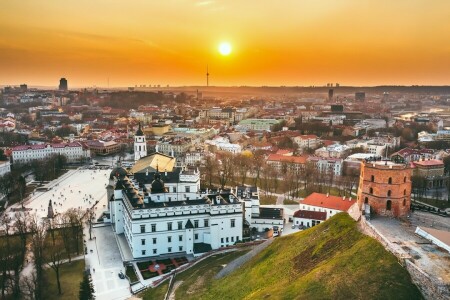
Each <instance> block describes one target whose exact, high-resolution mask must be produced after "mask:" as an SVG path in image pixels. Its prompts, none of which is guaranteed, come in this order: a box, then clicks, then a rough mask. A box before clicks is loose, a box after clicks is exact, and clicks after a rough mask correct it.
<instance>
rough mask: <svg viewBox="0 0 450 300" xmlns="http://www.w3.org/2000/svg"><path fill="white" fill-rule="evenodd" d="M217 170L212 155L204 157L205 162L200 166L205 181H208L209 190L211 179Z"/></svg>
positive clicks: (215, 161) (216, 164)
mask: <svg viewBox="0 0 450 300" xmlns="http://www.w3.org/2000/svg"><path fill="white" fill-rule="evenodd" d="M217 169H218V163H217V160H216V159H215V158H214V157H213V156H212V155H206V157H205V161H204V163H203V166H202V173H204V174H205V177H206V180H207V181H208V183H209V185H208V187H209V188H212V181H213V177H214V175H215V174H216V172H217Z"/></svg>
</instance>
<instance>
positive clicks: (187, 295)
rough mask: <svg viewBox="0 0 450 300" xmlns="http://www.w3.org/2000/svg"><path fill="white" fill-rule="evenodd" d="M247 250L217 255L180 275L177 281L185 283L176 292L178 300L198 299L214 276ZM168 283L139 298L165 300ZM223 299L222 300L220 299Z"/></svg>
mask: <svg viewBox="0 0 450 300" xmlns="http://www.w3.org/2000/svg"><path fill="white" fill-rule="evenodd" d="M247 251H248V250H247V249H242V250H240V251H234V252H228V253H224V254H216V255H213V256H211V257H208V258H206V259H205V260H203V261H201V262H199V263H198V264H196V265H195V266H193V267H192V268H189V269H188V270H186V271H184V272H182V273H180V274H178V275H177V276H176V277H175V282H176V281H180V280H181V281H183V283H182V284H181V285H180V286H179V287H178V288H177V290H176V298H177V299H197V298H198V294H201V293H202V291H205V290H206V289H208V288H209V287H210V285H211V282H212V279H213V278H214V276H215V275H216V274H217V273H218V272H219V271H220V270H222V268H223V265H226V264H228V263H229V262H230V261H232V260H234V259H236V258H238V257H239V256H242V255H244V254H245V253H247ZM168 285H169V284H168V281H167V282H165V283H163V284H161V285H160V286H158V287H157V288H154V289H152V288H150V289H148V290H146V291H145V292H143V293H141V294H140V295H139V297H142V298H143V299H144V300H159V299H164V295H165V293H166V291H167V288H168ZM218 299H222V298H218Z"/></svg>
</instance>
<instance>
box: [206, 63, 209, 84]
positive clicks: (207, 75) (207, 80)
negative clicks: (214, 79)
mask: <svg viewBox="0 0 450 300" xmlns="http://www.w3.org/2000/svg"><path fill="white" fill-rule="evenodd" d="M206 86H209V72H208V65H206Z"/></svg>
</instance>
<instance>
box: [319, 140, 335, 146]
mask: <svg viewBox="0 0 450 300" xmlns="http://www.w3.org/2000/svg"><path fill="white" fill-rule="evenodd" d="M336 143H337V142H336V141H330V140H322V144H323V145H324V146H331V145H334V144H336Z"/></svg>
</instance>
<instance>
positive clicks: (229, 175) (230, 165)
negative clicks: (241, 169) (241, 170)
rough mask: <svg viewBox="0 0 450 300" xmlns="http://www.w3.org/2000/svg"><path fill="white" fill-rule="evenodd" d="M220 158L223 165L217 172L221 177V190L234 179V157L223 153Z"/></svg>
mask: <svg viewBox="0 0 450 300" xmlns="http://www.w3.org/2000/svg"><path fill="white" fill-rule="evenodd" d="M220 156H221V162H222V163H221V165H220V167H219V168H218V170H217V172H218V175H219V181H220V186H221V188H224V187H225V186H226V184H227V183H228V182H230V181H232V180H233V177H234V167H235V166H234V157H233V155H232V154H231V153H226V152H223V153H222V154H221V155H220Z"/></svg>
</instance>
